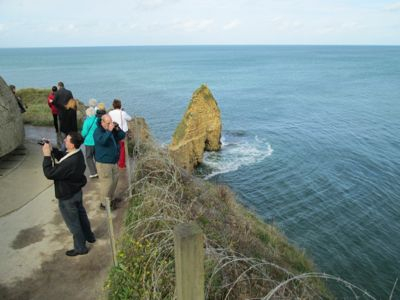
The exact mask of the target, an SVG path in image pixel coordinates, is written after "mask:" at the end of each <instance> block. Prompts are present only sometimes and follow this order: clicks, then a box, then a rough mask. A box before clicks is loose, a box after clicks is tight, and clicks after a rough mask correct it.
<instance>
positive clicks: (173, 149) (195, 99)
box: [169, 85, 222, 172]
mask: <svg viewBox="0 0 400 300" xmlns="http://www.w3.org/2000/svg"><path fill="white" fill-rule="evenodd" d="M221 128H222V126H221V113H220V110H219V108H218V105H217V101H215V99H214V97H213V95H212V93H211V91H210V90H209V89H208V87H207V86H205V85H201V86H200V88H198V89H197V90H196V91H195V92H194V93H193V96H192V100H191V101H190V104H189V107H188V109H187V111H186V113H185V115H184V116H183V119H182V121H181V122H180V124H179V125H178V127H177V128H176V130H175V133H174V134H173V137H172V142H171V144H170V146H169V153H170V155H171V157H172V158H173V159H174V161H175V162H176V164H177V165H178V166H180V167H182V168H184V169H185V170H187V171H189V172H191V171H192V170H193V168H194V167H195V166H196V165H198V164H199V163H201V162H202V160H203V154H204V151H218V150H220V148H221V142H220V138H221Z"/></svg>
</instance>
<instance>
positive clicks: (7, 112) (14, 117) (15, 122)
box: [0, 76, 24, 157]
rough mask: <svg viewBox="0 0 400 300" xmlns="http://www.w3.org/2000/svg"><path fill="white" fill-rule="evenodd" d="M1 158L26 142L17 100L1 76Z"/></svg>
mask: <svg viewBox="0 0 400 300" xmlns="http://www.w3.org/2000/svg"><path fill="white" fill-rule="evenodd" d="M0 128H1V131H0V157H2V156H4V155H6V154H7V153H10V152H11V151H13V150H14V149H15V148H17V147H18V146H19V145H21V144H22V143H23V141H24V124H23V120H22V114H21V112H20V110H19V107H18V104H17V100H16V98H15V96H14V94H13V93H12V92H11V89H10V87H9V86H8V84H7V83H6V82H5V81H4V79H3V78H2V77H1V76H0Z"/></svg>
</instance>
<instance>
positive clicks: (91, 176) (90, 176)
mask: <svg viewBox="0 0 400 300" xmlns="http://www.w3.org/2000/svg"><path fill="white" fill-rule="evenodd" d="M97 177H99V175H97V174H93V175H89V178H97Z"/></svg>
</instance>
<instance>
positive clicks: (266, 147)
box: [203, 136, 274, 179]
mask: <svg viewBox="0 0 400 300" xmlns="http://www.w3.org/2000/svg"><path fill="white" fill-rule="evenodd" d="M221 144H222V147H221V151H219V152H206V153H205V155H204V159H203V164H204V165H205V166H207V167H208V168H210V169H211V174H208V175H207V176H206V177H205V179H209V178H211V177H214V176H216V175H218V174H223V173H228V172H233V171H236V170H238V169H239V168H240V167H243V166H249V165H252V164H256V163H258V162H260V161H262V160H264V159H265V158H266V157H268V156H271V155H272V153H273V152H274V150H273V149H272V147H271V145H270V144H269V143H268V142H266V141H263V140H262V139H259V138H258V137H257V136H256V137H254V138H252V139H250V140H249V137H243V138H242V137H241V138H239V139H238V138H237V137H236V138H232V137H230V136H223V137H222V138H221Z"/></svg>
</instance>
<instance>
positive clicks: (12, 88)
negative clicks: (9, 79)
mask: <svg viewBox="0 0 400 300" xmlns="http://www.w3.org/2000/svg"><path fill="white" fill-rule="evenodd" d="M10 90H11V92H13V94H15V85H13V84H10Z"/></svg>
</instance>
